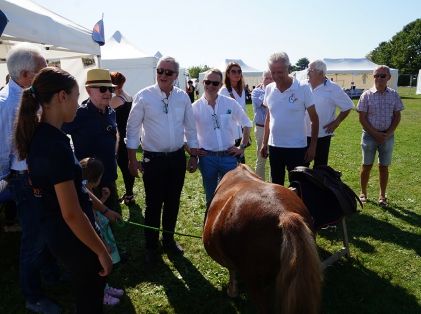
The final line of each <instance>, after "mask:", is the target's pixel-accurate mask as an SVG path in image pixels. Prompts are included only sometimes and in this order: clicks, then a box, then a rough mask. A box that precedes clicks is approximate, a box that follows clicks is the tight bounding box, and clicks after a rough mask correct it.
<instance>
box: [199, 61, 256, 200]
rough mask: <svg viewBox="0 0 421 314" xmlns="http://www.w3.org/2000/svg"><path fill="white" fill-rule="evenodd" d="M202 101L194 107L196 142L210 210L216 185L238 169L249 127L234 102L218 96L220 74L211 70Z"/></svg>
mask: <svg viewBox="0 0 421 314" xmlns="http://www.w3.org/2000/svg"><path fill="white" fill-rule="evenodd" d="M203 86H204V89H205V92H204V94H203V95H202V97H201V98H200V99H199V100H197V101H196V102H195V103H193V114H194V118H195V121H196V128H197V137H198V140H199V147H200V149H199V150H198V156H199V169H200V172H201V173H202V178H203V186H204V188H205V194H206V208H208V207H209V205H210V203H211V201H212V197H213V194H214V192H215V189H216V186H217V185H218V182H219V181H220V180H221V179H222V177H223V176H224V175H225V173H227V172H228V171H230V170H232V169H234V168H235V167H237V164H238V158H239V157H241V156H243V155H244V150H245V148H246V146H247V143H248V141H249V136H250V128H251V127H252V123H251V121H250V119H249V118H248V117H247V115H246V113H245V112H244V110H243V109H242V108H241V106H240V105H239V104H238V102H237V101H235V100H234V99H232V98H231V97H227V96H224V95H218V91H219V89H220V88H221V86H222V72H221V71H220V70H218V69H210V70H209V71H207V72H206V73H205V77H204V80H203ZM237 124H238V125H240V126H242V130H243V131H242V139H241V144H240V146H239V147H236V146H235V138H236V126H237Z"/></svg>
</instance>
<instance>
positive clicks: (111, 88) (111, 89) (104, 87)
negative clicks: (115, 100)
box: [91, 86, 115, 94]
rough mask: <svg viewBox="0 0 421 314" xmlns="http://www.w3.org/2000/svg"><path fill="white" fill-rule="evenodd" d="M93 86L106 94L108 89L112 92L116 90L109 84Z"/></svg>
mask: <svg viewBox="0 0 421 314" xmlns="http://www.w3.org/2000/svg"><path fill="white" fill-rule="evenodd" d="M91 87H92V88H97V89H99V91H100V92H101V94H104V93H105V92H106V91H109V92H110V93H114V92H115V87H111V86H110V87H108V86H91Z"/></svg>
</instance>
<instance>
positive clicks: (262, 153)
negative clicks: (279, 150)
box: [260, 144, 269, 159]
mask: <svg viewBox="0 0 421 314" xmlns="http://www.w3.org/2000/svg"><path fill="white" fill-rule="evenodd" d="M260 156H262V158H264V159H266V158H268V156H269V152H268V145H267V144H263V145H262V148H260Z"/></svg>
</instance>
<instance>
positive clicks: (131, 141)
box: [126, 57, 198, 263]
mask: <svg viewBox="0 0 421 314" xmlns="http://www.w3.org/2000/svg"><path fill="white" fill-rule="evenodd" d="M178 71H179V64H178V62H177V61H176V60H175V59H174V58H172V57H163V58H161V59H160V60H159V61H158V65H157V68H156V73H157V83H156V84H155V85H152V86H149V87H146V88H144V89H142V90H141V91H140V92H139V93H137V94H136V96H135V98H134V101H133V106H132V109H131V111H130V114H129V119H128V121H127V135H126V136H127V142H126V146H127V151H128V155H129V170H130V172H131V174H132V175H133V176H137V175H138V171H140V172H141V173H143V183H144V186H145V198H146V199H145V202H146V210H145V224H146V225H148V226H152V227H155V228H159V226H160V221H161V211H162V227H163V229H164V230H167V231H170V232H174V230H175V225H176V221H177V215H178V210H179V205H180V195H181V190H182V189H183V184H184V177H185V173H186V156H185V153H184V137H186V139H187V145H188V146H189V147H190V148H191V149H192V150H191V151H192V153H193V154H196V149H197V148H198V143H197V135H196V125H195V122H194V117H193V111H192V106H191V102H190V98H189V96H188V95H187V94H186V92H185V91H183V90H181V89H179V88H177V87H175V86H174V81H175V80H176V79H177V77H178ZM140 138H142V143H141V144H142V149H143V160H142V162H141V163H140V162H138V161H137V159H136V150H137V148H138V146H139V144H140ZM191 162H193V163H195V162H196V158H193V159H192V160H191ZM190 167H191V168H192V170H193V169H194V168H196V167H197V164H191V165H190ZM190 167H189V168H190ZM162 237H163V238H162V244H163V247H164V249H165V250H166V251H167V252H169V253H175V254H183V249H182V247H181V246H180V245H179V244H178V243H177V242H176V241H175V240H174V235H173V234H172V233H163V236H162ZM158 239H159V233H158V231H155V230H151V229H145V240H146V249H147V252H146V256H145V261H146V262H148V263H153V262H154V261H156V259H157V252H158V251H157V249H158Z"/></svg>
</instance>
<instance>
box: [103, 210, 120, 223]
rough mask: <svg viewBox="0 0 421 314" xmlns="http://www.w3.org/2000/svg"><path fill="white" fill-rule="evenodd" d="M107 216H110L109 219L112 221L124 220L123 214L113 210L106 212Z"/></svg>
mask: <svg viewBox="0 0 421 314" xmlns="http://www.w3.org/2000/svg"><path fill="white" fill-rule="evenodd" d="M104 216H105V217H107V218H108V220H109V221H111V222H117V221H122V220H123V218H122V217H121V215H120V214H119V213H117V212H115V211H113V210H110V209H109V210H107V212H106V213H105V214H104Z"/></svg>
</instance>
